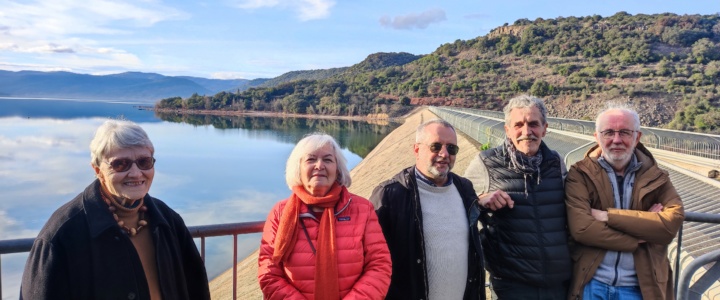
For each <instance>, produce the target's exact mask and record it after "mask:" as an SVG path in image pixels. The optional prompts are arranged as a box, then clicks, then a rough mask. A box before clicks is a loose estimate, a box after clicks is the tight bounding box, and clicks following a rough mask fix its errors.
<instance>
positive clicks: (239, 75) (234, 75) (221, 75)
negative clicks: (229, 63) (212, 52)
mask: <svg viewBox="0 0 720 300" xmlns="http://www.w3.org/2000/svg"><path fill="white" fill-rule="evenodd" d="M210 78H213V79H244V78H247V75H246V74H245V73H243V72H215V73H212V74H210Z"/></svg>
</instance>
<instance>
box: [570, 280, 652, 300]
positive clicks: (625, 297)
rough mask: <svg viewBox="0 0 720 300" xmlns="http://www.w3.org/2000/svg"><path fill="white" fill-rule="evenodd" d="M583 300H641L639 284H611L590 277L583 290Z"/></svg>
mask: <svg viewBox="0 0 720 300" xmlns="http://www.w3.org/2000/svg"><path fill="white" fill-rule="evenodd" d="M583 300H642V294H641V293H640V287H639V286H612V285H608V284H604V283H602V282H600V281H597V280H595V279H591V280H590V282H588V283H587V284H586V285H585V289H584V290H583Z"/></svg>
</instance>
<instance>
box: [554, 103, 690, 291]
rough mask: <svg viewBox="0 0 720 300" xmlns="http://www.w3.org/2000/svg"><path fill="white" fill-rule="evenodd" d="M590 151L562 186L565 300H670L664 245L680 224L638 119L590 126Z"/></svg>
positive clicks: (621, 112) (614, 111) (605, 115)
mask: <svg viewBox="0 0 720 300" xmlns="http://www.w3.org/2000/svg"><path fill="white" fill-rule="evenodd" d="M595 130H596V131H595V134H594V135H595V139H596V140H597V143H598V145H596V146H595V147H593V148H592V149H590V150H589V151H588V153H587V154H586V156H585V158H584V159H583V160H581V161H579V162H577V163H576V164H575V165H573V166H572V167H571V168H570V171H569V172H568V176H567V179H566V182H565V202H566V204H567V218H568V227H569V230H570V234H571V235H572V238H573V239H574V240H575V242H576V243H575V245H574V247H573V249H572V250H571V254H572V258H573V261H574V266H573V279H572V283H571V286H570V292H569V298H570V299H620V300H622V299H674V297H675V295H674V291H673V285H672V271H671V269H670V262H669V260H668V257H667V254H668V244H670V242H671V241H672V240H673V238H674V237H675V235H676V234H677V232H678V230H679V229H680V226H681V225H682V222H683V220H684V218H685V215H684V210H683V204H682V201H681V200H680V196H679V195H678V193H677V191H676V190H675V188H674V187H673V185H672V183H671V182H670V178H669V176H668V173H667V172H666V171H663V170H661V169H660V168H658V165H657V162H656V161H655V159H654V158H653V156H652V154H651V153H650V152H649V151H648V150H647V149H646V148H645V146H643V145H642V143H640V136H642V132H640V119H639V117H638V115H637V113H636V112H635V111H633V110H631V109H629V108H610V109H607V110H605V111H603V112H601V113H600V114H599V115H598V118H597V120H596V124H595Z"/></svg>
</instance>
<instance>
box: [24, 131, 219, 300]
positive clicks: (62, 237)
mask: <svg viewBox="0 0 720 300" xmlns="http://www.w3.org/2000/svg"><path fill="white" fill-rule="evenodd" d="M154 152H155V149H154V147H153V144H152V142H150V139H149V138H148V136H147V134H146V133H145V131H144V130H143V129H142V128H141V127H140V126H138V125H137V124H135V123H132V122H129V121H116V120H109V121H106V122H105V123H104V124H102V125H101V126H100V127H99V128H98V129H97V131H96V132H95V137H94V138H93V140H92V142H91V143H90V154H91V166H92V169H93V170H94V171H95V175H96V177H97V179H96V180H95V181H93V183H91V184H90V185H89V186H88V187H87V188H86V189H85V191H84V192H82V193H80V194H79V195H78V196H76V197H75V198H74V199H73V200H71V201H70V202H68V203H66V204H65V205H63V206H62V207H60V208H59V209H58V210H56V211H55V212H54V213H53V215H52V216H51V217H50V219H49V220H48V222H47V223H46V224H45V226H44V227H43V228H42V230H41V231H40V233H39V234H38V236H37V238H36V239H35V242H34V243H33V246H32V249H31V250H30V256H29V257H28V260H27V263H26V265H25V272H24V273H23V278H22V286H21V295H20V299H153V300H154V299H188V300H190V299H192V300H196V299H210V292H209V289H208V281H207V274H206V272H205V266H204V264H203V261H202V259H201V257H200V254H199V253H198V250H197V247H196V246H195V242H194V241H193V238H192V236H191V235H190V232H189V231H188V229H187V227H186V226H185V223H184V222H183V220H182V218H181V217H180V215H178V214H177V213H176V212H175V211H173V210H172V209H171V208H170V207H168V206H167V205H166V204H165V203H163V202H162V201H160V200H158V199H156V198H153V197H151V196H150V195H148V190H149V189H150V185H151V184H152V181H153V177H154V176H155V169H154V167H155V158H154Z"/></svg>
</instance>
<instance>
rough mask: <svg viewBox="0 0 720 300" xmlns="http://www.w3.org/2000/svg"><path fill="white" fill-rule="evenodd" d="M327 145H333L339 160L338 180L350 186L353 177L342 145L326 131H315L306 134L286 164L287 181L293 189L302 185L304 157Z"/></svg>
mask: <svg viewBox="0 0 720 300" xmlns="http://www.w3.org/2000/svg"><path fill="white" fill-rule="evenodd" d="M326 145H332V148H333V155H334V156H335V161H336V162H337V179H336V180H337V182H338V183H339V184H340V185H342V186H345V187H350V184H352V179H350V171H349V170H348V167H347V160H346V159H345V156H344V155H343V154H342V151H340V150H341V149H340V145H338V143H337V142H336V141H335V139H334V138H333V137H332V136H329V135H327V134H325V133H321V132H315V133H311V134H308V135H306V136H305V137H304V138H303V139H301V140H300V141H299V142H298V143H297V145H295V148H293V150H292V152H290V157H288V160H287V164H286V165H285V181H286V182H287V185H288V187H289V188H290V189H291V190H292V188H293V187H295V186H298V185H302V180H301V179H300V176H301V175H300V163H301V162H302V158H303V157H304V156H305V155H307V154H308V153H310V152H313V151H315V150H317V149H320V148H322V147H325V146H326Z"/></svg>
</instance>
